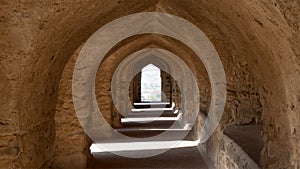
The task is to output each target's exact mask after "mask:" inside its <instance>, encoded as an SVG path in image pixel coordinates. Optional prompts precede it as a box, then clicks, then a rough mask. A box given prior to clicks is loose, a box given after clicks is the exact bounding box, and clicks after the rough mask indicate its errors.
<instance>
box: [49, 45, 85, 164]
mask: <svg viewBox="0 0 300 169" xmlns="http://www.w3.org/2000/svg"><path fill="white" fill-rule="evenodd" d="M80 50H81V47H79V48H78V49H77V50H76V51H75V53H74V54H73V56H72V57H71V59H70V60H69V62H68V64H67V65H66V66H65V69H64V71H63V74H62V76H61V79H60V84H59V91H58V96H57V105H56V113H55V131H56V137H55V155H54V160H53V163H52V167H53V168H58V169H59V168H62V169H63V168H78V169H80V168H85V167H86V163H87V157H88V154H89V146H90V144H91V142H90V140H89V138H88V136H86V134H85V132H84V130H83V129H82V127H81V125H80V123H79V121H78V119H77V115H76V112H75V110H74V105H73V100H72V99H73V98H72V77H73V70H74V65H75V61H76V58H77V56H78V55H79V52H80Z"/></svg>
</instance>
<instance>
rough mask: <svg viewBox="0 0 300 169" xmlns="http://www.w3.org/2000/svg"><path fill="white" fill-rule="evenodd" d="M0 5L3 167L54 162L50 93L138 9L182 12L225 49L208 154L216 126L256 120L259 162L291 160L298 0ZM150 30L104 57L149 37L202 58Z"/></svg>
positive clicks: (214, 146)
mask: <svg viewBox="0 0 300 169" xmlns="http://www.w3.org/2000/svg"><path fill="white" fill-rule="evenodd" d="M0 4H1V5H0V30H1V31H0V32H1V34H0V47H1V50H0V69H1V70H0V72H1V73H0V78H1V79H0V80H1V85H0V89H2V91H1V94H0V96H1V101H0V104H1V107H0V111H1V112H0V117H1V118H0V122H1V123H0V133H1V135H0V143H1V147H0V149H1V150H0V152H1V154H0V158H1V160H0V168H4V167H5V168H46V167H48V166H49V165H50V164H51V162H52V161H53V159H54V147H55V144H54V141H55V121H54V115H55V112H56V105H57V104H56V100H57V95H58V92H59V83H60V77H61V74H62V72H63V69H64V67H65V65H66V64H67V62H68V60H69V59H70V58H71V56H72V55H73V53H74V51H75V50H76V49H77V48H78V47H79V46H80V45H81V44H83V43H84V42H85V41H86V40H87V39H88V37H90V36H91V35H92V34H93V33H94V32H95V31H96V30H98V29H99V28H101V27H102V26H103V25H104V24H106V23H108V22H109V21H112V20H114V19H116V18H119V17H121V16H125V15H128V14H132V13H136V12H144V11H159V12H167V13H170V14H174V15H177V16H180V17H183V18H185V19H187V20H188V21H190V22H192V23H193V24H195V25H196V26H197V27H199V28H200V29H201V30H202V31H203V32H204V33H205V34H206V35H207V36H208V37H209V39H210V40H211V41H212V43H213V44H214V46H215V47H216V50H217V51H218V53H219V55H220V57H221V60H222V62H223V64H224V67H225V71H226V75H227V82H228V102H227V104H226V105H227V106H226V110H225V113H224V115H223V120H222V123H221V125H220V126H219V128H218V130H217V132H216V133H215V135H214V136H213V137H212V138H211V140H210V141H209V142H208V144H209V145H211V146H210V148H211V149H210V151H211V152H212V154H217V153H218V150H219V145H218V142H219V141H220V140H221V136H220V133H222V130H223V129H224V127H226V126H227V125H229V124H252V123H261V122H262V124H263V126H264V131H263V138H264V141H265V153H264V167H265V168H294V167H295V166H296V165H297V161H299V158H300V153H299V146H300V142H299V140H300V139H299V138H300V137H299V131H300V125H299V119H300V118H299V111H300V108H299V103H300V99H299V98H300V88H299V83H300V81H299V75H300V73H299V72H300V71H299V70H300V63H299V58H300V57H299V49H300V41H299V20H300V19H299V8H300V4H299V1H298V0H262V1H260V0H252V1H248V0H242V1H235V0H228V1H220V0H212V1H199V0H173V1H160V0H149V1H147V2H146V1H145V2H144V1H143V2H141V1H138V0H131V1H122V0H121V1H120V0H111V1H105V0H99V1H94V0H88V1H81V2H77V1H72V0H66V1H61V0H55V1H52V0H45V1H34V2H33V1H32V2H27V1H17V2H16V1H1V2H0ZM149 37H151V38H149ZM149 37H148V38H145V37H142V36H135V37H132V38H129V39H128V42H126V43H125V42H123V43H120V44H119V45H120V46H119V47H116V48H115V51H114V49H113V50H112V51H111V53H110V54H113V57H110V58H114V59H112V60H110V62H109V63H108V64H107V65H115V64H116V65H117V63H119V62H120V60H122V59H123V58H125V57H126V56H128V54H130V53H132V52H134V51H138V50H140V49H143V48H145V47H149V46H151V45H152V46H156V47H161V48H166V49H169V50H170V51H172V52H173V53H175V54H176V55H178V56H179V57H181V58H182V59H183V60H185V61H186V62H193V63H194V64H192V63H187V64H188V65H189V66H191V67H193V65H194V67H195V68H193V70H194V71H195V70H196V69H197V67H199V66H196V65H199V63H198V62H195V60H193V59H192V58H191V57H190V56H192V55H193V54H192V53H191V52H188V50H187V49H186V48H187V47H186V46H184V45H183V44H181V43H180V42H177V41H176V40H172V39H171V40H170V39H168V38H164V37H160V36H151V35H150V36H149ZM147 39H148V40H147ZM144 41H145V42H144ZM110 54H108V56H109V55H110ZM116 58H119V59H116ZM112 70H114V69H113V67H112V69H111V70H110V71H107V72H112ZM199 75H200V73H199ZM110 76H111V75H110ZM203 88H206V87H203ZM206 91H207V90H206ZM207 93H209V91H208V92H207ZM108 104H109V103H108ZM203 109H204V108H203ZM107 110H110V108H108V109H107ZM282 154H284V155H282ZM211 157H212V158H215V157H216V156H213V155H212V156H211Z"/></svg>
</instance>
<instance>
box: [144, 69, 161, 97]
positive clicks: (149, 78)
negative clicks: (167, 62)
mask: <svg viewBox="0 0 300 169" xmlns="http://www.w3.org/2000/svg"><path fill="white" fill-rule="evenodd" d="M141 101H142V102H160V101H161V77H160V69H159V68H158V67H156V66H154V65H153V64H149V65H147V66H145V67H144V68H143V69H142V77H141Z"/></svg>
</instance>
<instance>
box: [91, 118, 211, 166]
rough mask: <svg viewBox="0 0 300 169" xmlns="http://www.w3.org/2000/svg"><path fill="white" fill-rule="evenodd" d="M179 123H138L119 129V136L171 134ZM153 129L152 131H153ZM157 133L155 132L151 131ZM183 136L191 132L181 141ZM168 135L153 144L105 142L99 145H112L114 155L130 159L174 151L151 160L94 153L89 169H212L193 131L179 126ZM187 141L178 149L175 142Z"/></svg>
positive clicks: (172, 121)
mask: <svg viewBox="0 0 300 169" xmlns="http://www.w3.org/2000/svg"><path fill="white" fill-rule="evenodd" d="M174 123H176V118H174V120H168V121H157V120H156V121H153V122H151V123H147V124H141V123H136V122H134V121H132V122H127V123H125V126H124V127H123V128H121V129H119V132H120V133H122V134H124V135H127V136H130V137H134V138H142V137H143V138H145V137H152V136H155V135H158V134H160V133H161V132H163V131H167V130H168V128H169V127H170V126H171V125H172V124H174ZM149 129H150V130H149ZM151 129H153V130H151ZM182 132H187V133H188V135H187V136H186V137H185V138H184V139H180V138H177V137H178V136H179V135H181V134H182ZM168 133H170V134H168V135H165V136H163V137H160V138H159V139H160V140H157V139H156V140H153V141H147V142H134V143H132V142H122V140H119V142H117V141H116V140H115V139H112V140H106V141H102V142H101V143H98V144H102V143H105V144H111V145H112V146H113V148H112V149H113V151H122V154H124V155H125V156H126V154H128V155H132V154H136V155H137V156H139V155H138V154H141V155H143V154H144V153H148V152H149V151H153V152H155V151H160V150H163V149H164V150H166V149H170V148H171V147H172V149H170V150H168V151H166V152H164V153H162V154H159V155H156V156H151V157H147V158H127V157H122V156H118V155H115V154H113V153H110V152H106V151H101V150H100V151H94V152H93V153H92V154H93V156H94V159H93V160H92V161H91V162H90V163H89V164H88V168H101V169H102V168H103V169H104V168H119V169H121V168H122V169H133V168H143V169H145V168H153V169H154V168H155V169H157V168H164V169H167V168H180V169H206V168H209V167H208V165H207V164H206V161H205V160H204V158H202V156H201V153H200V152H199V150H198V147H197V145H198V142H197V141H195V140H192V137H191V134H190V133H189V130H188V131H186V130H185V129H182V128H180V127H179V126H178V128H177V129H173V130H171V131H169V132H168ZM179 139H180V140H183V142H181V143H180V144H178V145H176V146H175V148H174V146H173V145H174V143H173V142H174V141H176V140H179Z"/></svg>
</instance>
